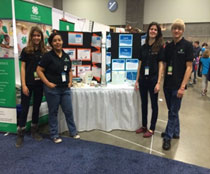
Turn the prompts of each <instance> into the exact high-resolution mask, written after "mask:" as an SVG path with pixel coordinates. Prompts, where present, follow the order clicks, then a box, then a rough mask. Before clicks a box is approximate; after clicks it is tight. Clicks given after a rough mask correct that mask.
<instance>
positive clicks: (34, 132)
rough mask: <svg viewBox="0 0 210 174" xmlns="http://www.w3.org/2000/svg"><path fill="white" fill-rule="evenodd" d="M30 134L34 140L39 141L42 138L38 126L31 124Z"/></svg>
mask: <svg viewBox="0 0 210 174" xmlns="http://www.w3.org/2000/svg"><path fill="white" fill-rule="evenodd" d="M31 136H32V138H34V139H35V140H36V141H41V140H42V139H43V138H42V136H41V135H40V134H39V132H38V126H37V125H35V126H31Z"/></svg>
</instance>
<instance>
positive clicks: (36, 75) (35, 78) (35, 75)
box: [34, 72, 40, 80]
mask: <svg viewBox="0 0 210 174" xmlns="http://www.w3.org/2000/svg"><path fill="white" fill-rule="evenodd" d="M34 80H40V78H39V76H38V74H37V73H36V72H34Z"/></svg>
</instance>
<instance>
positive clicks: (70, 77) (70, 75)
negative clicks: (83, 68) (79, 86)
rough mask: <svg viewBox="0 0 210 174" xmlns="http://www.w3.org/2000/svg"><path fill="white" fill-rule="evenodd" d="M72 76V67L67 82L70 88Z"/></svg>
mask: <svg viewBox="0 0 210 174" xmlns="http://www.w3.org/2000/svg"><path fill="white" fill-rule="evenodd" d="M72 77H73V73H72V69H71V70H70V71H69V83H68V87H69V88H71V86H72Z"/></svg>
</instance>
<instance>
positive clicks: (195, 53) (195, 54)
mask: <svg viewBox="0 0 210 174" xmlns="http://www.w3.org/2000/svg"><path fill="white" fill-rule="evenodd" d="M200 52H201V48H200V47H193V57H194V58H197V57H199V55H200Z"/></svg>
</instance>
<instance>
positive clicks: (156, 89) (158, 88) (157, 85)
mask: <svg viewBox="0 0 210 174" xmlns="http://www.w3.org/2000/svg"><path fill="white" fill-rule="evenodd" d="M159 91H160V84H159V83H157V84H156V85H155V88H154V93H155V94H156V93H158V92H159Z"/></svg>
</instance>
